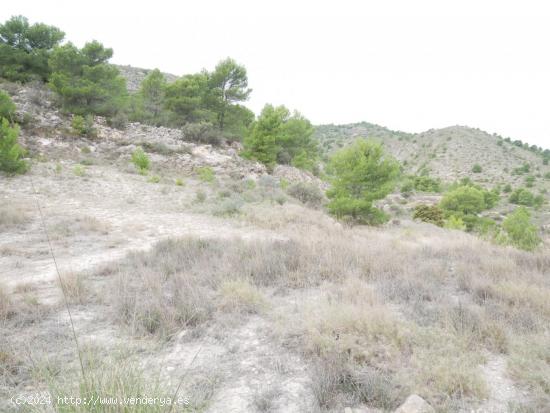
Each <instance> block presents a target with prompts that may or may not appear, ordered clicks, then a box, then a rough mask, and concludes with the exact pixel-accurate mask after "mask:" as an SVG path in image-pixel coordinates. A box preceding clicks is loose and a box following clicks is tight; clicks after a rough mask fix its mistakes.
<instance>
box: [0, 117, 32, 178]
mask: <svg viewBox="0 0 550 413" xmlns="http://www.w3.org/2000/svg"><path fill="white" fill-rule="evenodd" d="M18 136H19V127H18V126H17V125H15V126H13V127H11V126H10V123H9V122H8V120H7V119H2V123H1V124H0V171H3V172H6V173H7V174H8V175H14V174H22V173H25V172H26V171H27V169H28V164H27V162H25V161H24V160H23V159H21V158H22V157H23V156H24V155H25V150H24V149H23V148H22V147H21V146H20V145H19V144H18V143H17V138H18Z"/></svg>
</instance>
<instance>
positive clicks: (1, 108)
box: [0, 90, 16, 122]
mask: <svg viewBox="0 0 550 413" xmlns="http://www.w3.org/2000/svg"><path fill="white" fill-rule="evenodd" d="M15 109H16V108H15V103H13V102H12V100H11V98H10V97H9V96H8V94H7V93H4V92H3V91H2V90H0V119H2V118H5V119H7V120H9V121H10V122H13V118H14V116H15Z"/></svg>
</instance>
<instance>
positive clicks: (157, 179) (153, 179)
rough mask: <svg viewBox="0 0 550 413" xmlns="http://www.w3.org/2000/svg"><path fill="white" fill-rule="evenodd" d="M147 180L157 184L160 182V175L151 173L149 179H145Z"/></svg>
mask: <svg viewBox="0 0 550 413" xmlns="http://www.w3.org/2000/svg"><path fill="white" fill-rule="evenodd" d="M147 182H150V183H152V184H158V183H159V182H160V176H158V175H151V176H150V177H149V179H147Z"/></svg>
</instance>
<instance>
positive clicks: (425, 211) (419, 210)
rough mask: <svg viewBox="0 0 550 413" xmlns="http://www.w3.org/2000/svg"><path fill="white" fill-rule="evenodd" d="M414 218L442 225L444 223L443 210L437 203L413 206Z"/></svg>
mask: <svg viewBox="0 0 550 413" xmlns="http://www.w3.org/2000/svg"><path fill="white" fill-rule="evenodd" d="M413 218H414V219H419V220H421V221H423V222H428V223H430V224H434V225H437V226H438V227H442V226H443V224H444V223H445V220H444V216H443V211H442V210H441V208H439V206H437V205H426V204H420V205H417V206H416V207H415V208H414V214H413Z"/></svg>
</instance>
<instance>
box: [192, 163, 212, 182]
mask: <svg viewBox="0 0 550 413" xmlns="http://www.w3.org/2000/svg"><path fill="white" fill-rule="evenodd" d="M196 172H197V176H198V177H199V179H200V180H201V181H202V182H208V183H212V182H214V180H215V179H216V175H215V174H214V170H213V169H212V168H210V167H209V166H202V167H200V168H197V171H196Z"/></svg>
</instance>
